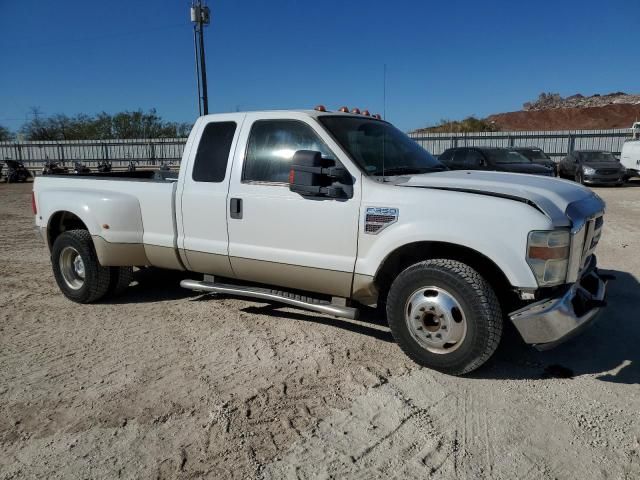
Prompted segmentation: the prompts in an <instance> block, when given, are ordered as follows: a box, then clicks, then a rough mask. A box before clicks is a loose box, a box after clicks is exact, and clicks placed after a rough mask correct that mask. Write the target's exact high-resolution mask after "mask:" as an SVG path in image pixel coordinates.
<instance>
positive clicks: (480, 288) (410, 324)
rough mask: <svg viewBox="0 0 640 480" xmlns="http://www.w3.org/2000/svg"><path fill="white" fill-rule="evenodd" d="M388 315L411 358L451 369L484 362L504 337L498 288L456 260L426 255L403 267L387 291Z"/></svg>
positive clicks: (471, 367)
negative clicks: (496, 290)
mask: <svg viewBox="0 0 640 480" xmlns="http://www.w3.org/2000/svg"><path fill="white" fill-rule="evenodd" d="M387 320H388V322H389V327H390V328H391V333H392V334H393V337H394V338H395V340H396V342H397V343H398V345H399V346H400V348H401V349H402V351H404V353H405V354H407V356H409V358H411V359H412V360H413V361H414V362H416V363H417V364H419V365H422V366H424V367H428V368H432V369H434V370H439V371H441V372H444V373H448V374H450V375H463V374H465V373H469V372H471V371H473V370H475V369H476V368H478V367H480V366H481V365H482V364H484V363H485V362H486V361H487V360H488V359H489V358H490V357H491V355H493V353H494V352H495V350H496V348H497V347H498V344H499V343H500V338H501V337H502V312H501V309H500V304H499V302H498V299H497V297H496V295H495V292H494V291H493V289H492V288H491V286H490V285H489V284H488V283H487V282H486V280H484V278H482V276H481V275H480V274H479V273H478V272H476V271H475V270H474V269H472V268H471V267H469V266H468V265H466V264H464V263H462V262H458V261H455V260H448V259H433V260H426V261H423V262H420V263H417V264H415V265H412V266H410V267H409V268H407V269H406V270H404V271H403V272H402V273H400V275H398V277H397V278H396V279H395V281H394V282H393V284H392V285H391V289H390V290H389V295H388V297H387Z"/></svg>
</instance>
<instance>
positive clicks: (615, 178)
mask: <svg viewBox="0 0 640 480" xmlns="http://www.w3.org/2000/svg"><path fill="white" fill-rule="evenodd" d="M582 181H583V182H584V183H586V184H588V185H598V184H613V183H622V182H623V181H624V174H622V173H619V174H609V175H599V174H597V173H595V174H593V175H584V176H583V178H582Z"/></svg>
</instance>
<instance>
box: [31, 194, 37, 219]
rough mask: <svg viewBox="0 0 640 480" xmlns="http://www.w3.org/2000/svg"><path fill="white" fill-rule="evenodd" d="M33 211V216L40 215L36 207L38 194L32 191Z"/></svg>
mask: <svg viewBox="0 0 640 480" xmlns="http://www.w3.org/2000/svg"><path fill="white" fill-rule="evenodd" d="M31 210H33V214H34V215H37V214H38V207H36V192H34V191H33V190H32V191H31Z"/></svg>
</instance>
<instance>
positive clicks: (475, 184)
mask: <svg viewBox="0 0 640 480" xmlns="http://www.w3.org/2000/svg"><path fill="white" fill-rule="evenodd" d="M396 182H397V183H396V184H397V185H398V186H403V187H414V188H433V189H439V190H453V191H459V192H466V193H472V194H479V195H490V196H495V197H503V198H508V199H511V200H515V201H520V202H525V203H527V204H529V205H532V206H533V207H535V208H537V209H539V210H540V211H541V212H543V213H544V214H546V215H547V216H548V217H549V218H550V219H551V220H552V221H553V224H554V225H555V226H558V227H562V226H570V225H571V221H570V220H569V218H568V217H567V215H566V210H567V207H568V206H569V204H571V203H573V202H577V201H580V200H585V199H587V198H588V197H593V196H596V195H595V194H594V193H593V192H592V191H591V190H590V189H589V188H586V187H583V186H581V185H578V184H576V183H573V182H569V181H567V180H560V179H556V178H550V177H543V176H539V175H524V174H518V173H503V172H485V171H477V170H454V171H446V172H438V173H424V174H420V175H412V176H404V177H397V180H396Z"/></svg>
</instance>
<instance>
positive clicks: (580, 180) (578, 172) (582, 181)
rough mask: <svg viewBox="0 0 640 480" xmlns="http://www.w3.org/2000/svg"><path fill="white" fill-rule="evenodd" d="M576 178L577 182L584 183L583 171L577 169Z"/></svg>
mask: <svg viewBox="0 0 640 480" xmlns="http://www.w3.org/2000/svg"><path fill="white" fill-rule="evenodd" d="M574 180H575V181H576V183H579V184H580V185H584V177H583V176H582V171H580V170H576V175H575V177H574Z"/></svg>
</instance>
